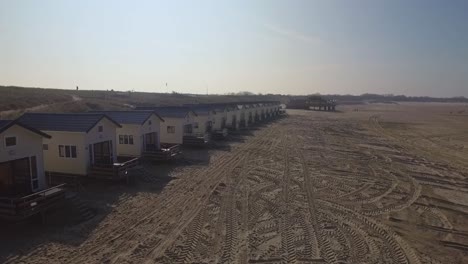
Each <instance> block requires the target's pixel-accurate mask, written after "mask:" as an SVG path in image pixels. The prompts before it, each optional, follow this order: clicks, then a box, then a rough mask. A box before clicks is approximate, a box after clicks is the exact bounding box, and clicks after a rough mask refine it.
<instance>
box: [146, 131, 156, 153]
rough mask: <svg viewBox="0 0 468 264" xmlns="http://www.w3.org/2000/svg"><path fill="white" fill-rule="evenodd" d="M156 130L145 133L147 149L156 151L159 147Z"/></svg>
mask: <svg viewBox="0 0 468 264" xmlns="http://www.w3.org/2000/svg"><path fill="white" fill-rule="evenodd" d="M157 136H158V135H157V133H156V132H152V133H147V134H145V144H146V146H145V150H147V151H154V150H157V149H158V140H157V139H158V137H157Z"/></svg>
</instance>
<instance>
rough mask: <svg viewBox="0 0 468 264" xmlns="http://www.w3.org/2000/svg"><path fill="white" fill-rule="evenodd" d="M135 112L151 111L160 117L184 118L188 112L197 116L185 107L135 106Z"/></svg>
mask: <svg viewBox="0 0 468 264" xmlns="http://www.w3.org/2000/svg"><path fill="white" fill-rule="evenodd" d="M135 109H136V110H153V111H155V112H156V113H158V115H160V116H162V117H175V118H185V116H187V114H188V113H189V112H192V113H194V114H195V115H197V114H196V113H195V112H194V111H193V110H191V109H190V108H189V107H186V106H160V107H157V106H137V107H136V108H135Z"/></svg>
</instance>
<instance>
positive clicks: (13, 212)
mask: <svg viewBox="0 0 468 264" xmlns="http://www.w3.org/2000/svg"><path fill="white" fill-rule="evenodd" d="M65 190H66V189H65V184H61V185H57V186H54V187H51V188H48V189H45V190H42V191H39V192H36V193H33V194H30V195H26V196H22V197H0V218H2V219H6V220H21V219H25V218H28V217H30V216H32V215H35V214H37V213H40V212H43V211H45V210H47V209H49V208H51V207H54V206H56V205H58V204H60V203H62V202H64V201H65Z"/></svg>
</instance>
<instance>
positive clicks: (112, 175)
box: [89, 158, 139, 180]
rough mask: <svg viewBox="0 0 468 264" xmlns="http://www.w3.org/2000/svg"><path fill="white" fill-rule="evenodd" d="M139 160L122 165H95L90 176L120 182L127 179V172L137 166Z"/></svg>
mask: <svg viewBox="0 0 468 264" xmlns="http://www.w3.org/2000/svg"><path fill="white" fill-rule="evenodd" d="M138 163H139V158H134V159H131V160H128V161H125V162H122V163H113V164H95V165H93V166H91V169H90V172H89V176H91V177H94V178H101V179H108V180H119V179H123V178H125V177H127V170H129V169H131V168H133V167H135V166H137V165H138Z"/></svg>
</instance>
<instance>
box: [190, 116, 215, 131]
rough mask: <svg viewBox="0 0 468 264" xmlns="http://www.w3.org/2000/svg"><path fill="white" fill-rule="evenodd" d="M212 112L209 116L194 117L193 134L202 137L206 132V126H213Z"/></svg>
mask: <svg viewBox="0 0 468 264" xmlns="http://www.w3.org/2000/svg"><path fill="white" fill-rule="evenodd" d="M213 120H214V112H213V111H210V112H209V114H204V115H202V114H200V113H198V115H197V116H195V117H194V126H193V133H195V134H198V135H204V134H205V133H206V132H207V126H208V124H209V123H211V126H213Z"/></svg>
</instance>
